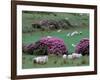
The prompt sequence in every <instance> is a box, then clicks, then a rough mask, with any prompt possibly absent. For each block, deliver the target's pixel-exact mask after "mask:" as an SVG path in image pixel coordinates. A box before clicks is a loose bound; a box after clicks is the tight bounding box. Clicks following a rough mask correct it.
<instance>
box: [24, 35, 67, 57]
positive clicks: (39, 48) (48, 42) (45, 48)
mask: <svg viewBox="0 0 100 80" xmlns="http://www.w3.org/2000/svg"><path fill="white" fill-rule="evenodd" d="M23 51H24V53H25V52H27V53H29V54H32V53H33V54H36V55H47V54H55V55H63V54H67V53H68V50H67V48H66V46H65V44H64V41H63V40H62V39H59V38H55V37H52V38H47V37H44V38H42V39H40V40H39V41H37V42H35V44H29V45H27V46H25V47H24V48H23Z"/></svg>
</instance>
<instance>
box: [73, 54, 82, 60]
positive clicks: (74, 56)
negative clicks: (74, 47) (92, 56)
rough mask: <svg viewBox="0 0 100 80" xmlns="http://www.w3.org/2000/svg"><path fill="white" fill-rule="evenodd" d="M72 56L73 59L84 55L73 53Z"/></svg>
mask: <svg viewBox="0 0 100 80" xmlns="http://www.w3.org/2000/svg"><path fill="white" fill-rule="evenodd" d="M72 57H73V59H77V58H80V57H82V54H78V53H72Z"/></svg>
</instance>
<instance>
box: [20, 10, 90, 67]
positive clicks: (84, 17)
mask: <svg viewBox="0 0 100 80" xmlns="http://www.w3.org/2000/svg"><path fill="white" fill-rule="evenodd" d="M64 18H68V21H69V22H70V23H71V24H72V25H73V26H74V25H75V27H69V28H68V29H61V31H60V32H58V30H45V31H41V30H35V29H34V28H33V27H32V23H34V22H36V21H39V20H42V19H53V20H60V19H64ZM73 31H78V32H80V31H81V32H82V34H80V35H75V36H67V34H68V33H72V32H73ZM45 36H52V37H58V38H61V39H63V40H64V43H65V45H66V46H67V48H68V53H69V54H71V53H72V52H74V51H75V47H73V46H72V44H74V45H76V44H77V43H78V42H79V41H80V40H81V39H82V38H89V15H88V14H78V13H46V12H25V11H23V13H22V42H23V43H25V44H30V43H35V42H36V41H38V40H40V39H41V38H42V37H45ZM36 56H37V55H34V53H33V54H32V55H30V54H28V53H27V54H25V53H23V54H22V68H23V69H28V68H48V67H69V66H88V65H89V56H87V55H85V56H82V57H81V58H79V59H75V60H72V59H66V63H64V62H63V59H62V58H61V57H59V56H50V55H49V58H48V59H49V60H48V62H47V63H46V64H43V65H41V64H34V63H33V61H32V59H33V58H34V57H36Z"/></svg>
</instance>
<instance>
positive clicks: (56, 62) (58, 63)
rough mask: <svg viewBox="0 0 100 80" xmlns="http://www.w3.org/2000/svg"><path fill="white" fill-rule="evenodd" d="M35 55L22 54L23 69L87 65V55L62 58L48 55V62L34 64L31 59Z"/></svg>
mask: <svg viewBox="0 0 100 80" xmlns="http://www.w3.org/2000/svg"><path fill="white" fill-rule="evenodd" d="M34 57H36V56H35V55H34V56H32V55H25V54H24V55H23V61H22V63H23V66H22V68H23V69H28V68H49V67H51V68H53V67H70V66H88V65H89V56H83V57H81V58H79V59H74V60H73V59H66V61H64V60H63V58H62V57H58V56H50V55H49V57H48V62H47V63H46V64H36V63H34V62H33V61H32V59H33V58H34Z"/></svg>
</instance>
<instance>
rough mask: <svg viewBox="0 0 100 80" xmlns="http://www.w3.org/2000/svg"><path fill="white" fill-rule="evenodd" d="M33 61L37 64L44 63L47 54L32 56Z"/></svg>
mask: <svg viewBox="0 0 100 80" xmlns="http://www.w3.org/2000/svg"><path fill="white" fill-rule="evenodd" d="M33 62H34V63H38V64H45V63H47V62H48V56H39V57H36V58H33Z"/></svg>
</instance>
